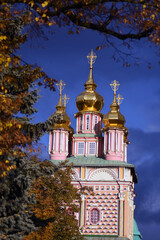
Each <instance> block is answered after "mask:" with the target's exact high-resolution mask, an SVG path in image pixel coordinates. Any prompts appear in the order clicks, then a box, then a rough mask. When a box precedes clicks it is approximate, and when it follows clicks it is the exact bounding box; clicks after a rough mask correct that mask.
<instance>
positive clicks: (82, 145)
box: [78, 142, 84, 154]
mask: <svg viewBox="0 0 160 240" xmlns="http://www.w3.org/2000/svg"><path fill="white" fill-rule="evenodd" d="M78 154H84V142H79V143H78Z"/></svg>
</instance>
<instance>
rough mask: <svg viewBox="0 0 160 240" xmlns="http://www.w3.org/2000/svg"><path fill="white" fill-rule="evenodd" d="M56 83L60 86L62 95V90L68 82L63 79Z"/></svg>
mask: <svg viewBox="0 0 160 240" xmlns="http://www.w3.org/2000/svg"><path fill="white" fill-rule="evenodd" d="M56 85H57V88H58V90H59V92H60V95H61V94H62V90H63V89H64V87H65V85H66V84H65V83H64V82H63V81H62V80H60V81H59V83H56Z"/></svg>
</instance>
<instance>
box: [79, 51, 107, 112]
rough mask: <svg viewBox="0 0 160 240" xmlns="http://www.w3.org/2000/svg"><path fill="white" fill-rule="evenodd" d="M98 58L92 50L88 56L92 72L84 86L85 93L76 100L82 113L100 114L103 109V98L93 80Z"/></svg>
mask: <svg viewBox="0 0 160 240" xmlns="http://www.w3.org/2000/svg"><path fill="white" fill-rule="evenodd" d="M96 58H97V56H96V54H95V53H94V52H93V49H92V50H91V53H89V54H88V55H87V59H88V62H89V64H90V71H89V76H88V80H87V81H86V83H85V84H84V86H85V91H84V92H82V93H81V94H80V95H78V96H77V98H76V105H77V108H78V110H79V111H80V112H82V111H83V112H88V111H91V112H100V110H101V109H102V107H103V103H104V100H103V97H102V96H101V95H100V94H99V93H97V92H95V89H96V87H97V85H96V83H95V82H94V80H93V64H94V63H95V60H96Z"/></svg>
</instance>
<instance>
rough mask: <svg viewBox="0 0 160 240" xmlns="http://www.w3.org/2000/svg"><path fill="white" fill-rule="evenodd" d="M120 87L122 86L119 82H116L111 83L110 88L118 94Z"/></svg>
mask: <svg viewBox="0 0 160 240" xmlns="http://www.w3.org/2000/svg"><path fill="white" fill-rule="evenodd" d="M119 85H120V84H119V82H118V81H116V80H114V81H112V82H111V84H110V86H111V88H112V90H113V91H114V94H116V92H117V90H118V88H119Z"/></svg>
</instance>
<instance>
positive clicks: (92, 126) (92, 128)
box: [91, 113, 94, 133]
mask: <svg viewBox="0 0 160 240" xmlns="http://www.w3.org/2000/svg"><path fill="white" fill-rule="evenodd" d="M91 126H92V133H93V126H94V124H93V113H92V122H91Z"/></svg>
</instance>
